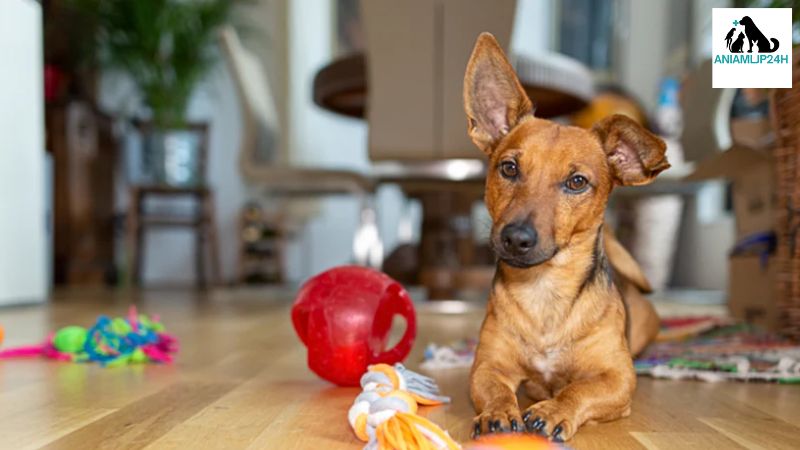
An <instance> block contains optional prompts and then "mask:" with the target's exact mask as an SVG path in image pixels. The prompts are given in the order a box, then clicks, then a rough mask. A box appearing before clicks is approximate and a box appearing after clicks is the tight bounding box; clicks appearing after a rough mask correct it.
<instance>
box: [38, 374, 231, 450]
mask: <svg viewBox="0 0 800 450" xmlns="http://www.w3.org/2000/svg"><path fill="white" fill-rule="evenodd" d="M232 388H233V384H231V383H176V384H174V385H172V386H170V387H168V388H166V389H164V390H162V391H160V392H158V393H156V394H153V395H150V396H148V397H144V398H142V399H141V400H139V401H137V402H135V403H132V404H130V405H128V406H126V407H124V408H122V409H119V410H117V411H115V412H114V413H111V414H108V415H106V416H104V417H103V418H101V419H99V420H96V421H94V422H92V423H90V424H88V425H87V426H85V427H83V428H81V429H79V430H76V431H73V432H71V433H69V434H67V435H66V436H64V437H62V438H60V439H58V440H56V441H54V442H51V443H50V444H49V445H47V446H45V447H44V448H51V449H62V448H63V449H75V448H126V449H136V448H143V447H145V446H146V445H147V444H149V443H150V442H152V441H154V440H156V439H158V438H159V437H161V436H162V435H164V434H165V433H167V432H168V431H169V430H171V429H172V428H173V427H175V426H176V425H177V424H180V423H182V422H183V421H184V420H186V419H187V418H189V417H191V416H192V415H194V414H195V413H197V411H199V410H200V409H202V408H203V407H204V406H206V405H208V404H209V403H211V402H212V401H214V400H216V399H218V398H219V397H221V396H222V395H224V394H225V393H226V392H228V391H230V390H231V389H232Z"/></svg>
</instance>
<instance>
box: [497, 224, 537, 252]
mask: <svg viewBox="0 0 800 450" xmlns="http://www.w3.org/2000/svg"><path fill="white" fill-rule="evenodd" d="M500 239H501V240H502V242H503V250H505V251H507V252H508V253H510V254H512V255H515V256H523V255H525V254H527V253H528V252H529V251H531V249H533V247H535V246H536V240H537V236H536V230H534V229H533V227H532V226H530V225H528V224H510V225H506V226H505V227H503V231H501V232H500Z"/></svg>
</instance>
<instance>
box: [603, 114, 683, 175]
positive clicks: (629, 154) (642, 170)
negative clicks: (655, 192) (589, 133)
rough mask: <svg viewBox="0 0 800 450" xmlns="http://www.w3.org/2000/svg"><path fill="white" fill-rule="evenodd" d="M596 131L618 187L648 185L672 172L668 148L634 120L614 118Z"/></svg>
mask: <svg viewBox="0 0 800 450" xmlns="http://www.w3.org/2000/svg"><path fill="white" fill-rule="evenodd" d="M592 129H593V131H594V132H595V133H596V134H597V136H598V137H599V138H600V142H601V144H602V145H603V150H605V152H606V157H607V158H608V164H609V166H611V175H612V176H613V177H614V180H615V181H616V183H617V184H620V185H623V186H638V185H642V184H648V183H650V182H651V181H653V179H654V178H655V177H656V175H658V174H659V173H661V172H662V171H664V170H666V169H669V162H667V156H666V150H667V145H666V144H665V143H664V141H662V140H661V139H660V138H658V137H657V136H655V135H654V134H653V133H651V132H649V131H647V130H646V129H645V128H644V127H642V126H641V125H639V124H638V123H636V122H635V121H634V120H633V119H631V118H629V117H627V116H623V115H620V114H614V115H613V116H609V117H606V118H605V119H603V120H601V121H600V122H598V123H597V124H595V126H594V127H593V128H592Z"/></svg>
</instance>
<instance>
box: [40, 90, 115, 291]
mask: <svg viewBox="0 0 800 450" xmlns="http://www.w3.org/2000/svg"><path fill="white" fill-rule="evenodd" d="M45 124H46V125H45V126H46V130H47V134H46V138H47V144H46V145H47V150H48V151H49V152H50V154H51V155H52V157H53V177H54V179H53V213H54V214H53V234H54V236H53V246H54V247H53V269H54V272H53V277H54V282H55V283H59V284H61V283H63V284H70V285H75V284H81V285H103V284H113V283H114V282H115V280H116V278H117V272H116V266H115V260H114V258H115V251H114V205H115V203H116V202H115V200H114V179H115V174H116V164H117V158H118V145H117V141H116V137H115V136H114V134H113V129H112V127H113V121H112V119H111V117H109V116H107V115H106V114H103V113H102V112H100V111H99V110H98V109H97V108H96V107H95V106H94V105H93V104H92V103H91V102H90V101H89V100H78V99H71V100H64V101H58V102H51V103H50V104H48V106H47V109H46V112H45Z"/></svg>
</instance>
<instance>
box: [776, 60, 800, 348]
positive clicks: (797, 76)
mask: <svg viewBox="0 0 800 450" xmlns="http://www.w3.org/2000/svg"><path fill="white" fill-rule="evenodd" d="M798 50H800V48H796V49H795V51H794V54H793V57H792V64H793V67H792V88H791V89H775V90H774V92H773V94H772V119H773V122H774V125H775V132H776V147H775V164H776V177H777V192H778V198H777V202H778V217H777V221H778V226H777V232H778V254H777V263H778V271H777V272H778V276H777V280H776V282H777V283H778V286H777V287H778V289H777V291H778V295H779V308H780V312H781V313H780V320H781V329H782V331H783V333H784V334H786V335H788V336H790V337H792V338H794V339H798V340H800V51H798Z"/></svg>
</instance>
